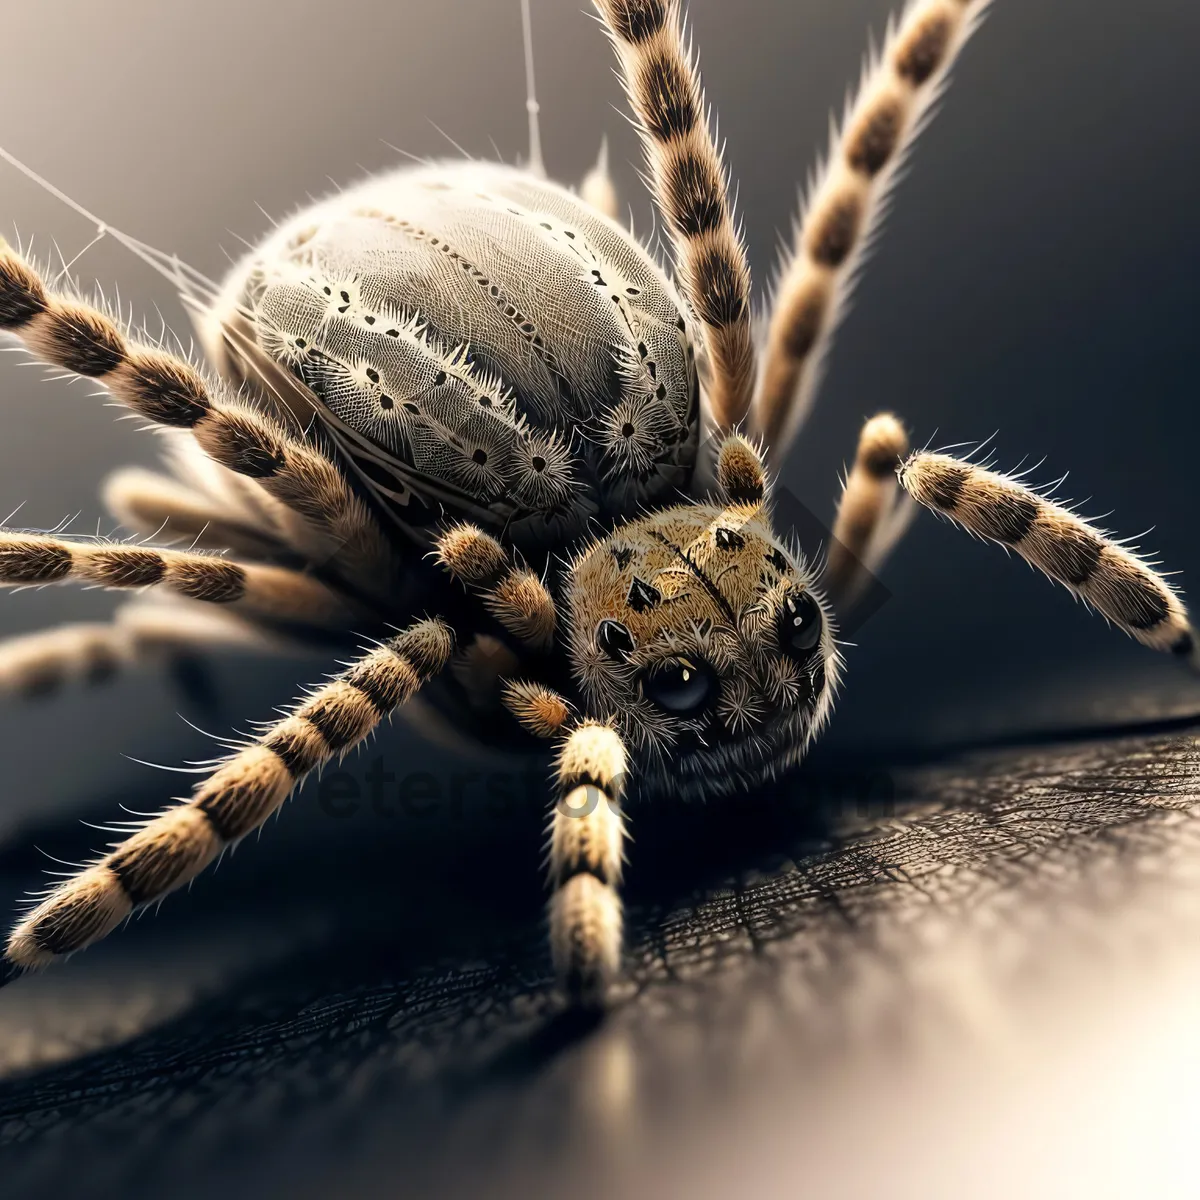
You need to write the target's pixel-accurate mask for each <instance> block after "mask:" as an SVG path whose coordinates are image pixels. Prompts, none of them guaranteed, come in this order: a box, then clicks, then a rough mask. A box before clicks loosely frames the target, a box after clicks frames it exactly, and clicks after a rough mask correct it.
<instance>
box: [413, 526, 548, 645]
mask: <svg viewBox="0 0 1200 1200" xmlns="http://www.w3.org/2000/svg"><path fill="white" fill-rule="evenodd" d="M434 553H435V555H436V557H437V560H438V562H439V563H440V564H441V565H442V566H443V567H445V568H446V570H447V571H449V572H450V574H451V575H453V576H454V577H455V579H458V580H459V581H460V582H461V583H463V584H465V585H466V587H468V588H469V589H470V590H471V591H472V592H473V593H474V594H475V595H477V596H478V597H479V598H480V599H481V600H482V601H483V603H484V606H485V607H486V608H487V610H488V611H489V612H490V613H491V614H492V615H493V616H494V617H495V618H496V620H497V621H499V622H500V624H501V625H502V626H503V627H504V628H505V629H506V630H507V631H508V632H509V633H511V634H512V635H513V637H515V638H516V639H517V640H518V641H519V642H520V643H521V644H522V645H523V646H527V647H528V648H529V649H531V650H535V651H538V652H544V651H547V650H549V649H550V647H551V646H552V645H553V644H554V631H555V626H556V623H557V617H556V614H555V609H554V599H553V597H552V596H551V595H550V593H549V592H548V591H547V590H546V585H545V584H544V583H542V581H541V580H540V579H539V578H538V577H537V576H536V575H535V574H534V573H533V572H532V571H530V570H529V569H528V568H525V567H520V566H518V565H517V564H516V563H515V562H514V561H513V559H512V556H511V555H510V554H509V552H508V551H507V550H506V549H505V548H504V547H503V546H501V545H500V543H499V542H498V541H496V539H495V538H494V537H492V536H491V535H490V534H486V533H484V532H483V530H482V529H479V528H478V527H477V526H475V525H471V524H468V523H467V522H465V521H464V522H461V523H459V524H457V525H452V526H451V527H450V528H449V529H447V530H446V532H445V533H443V534H442V535H441V536H440V537H439V538H438V540H437V545H436V547H435V550H434Z"/></svg>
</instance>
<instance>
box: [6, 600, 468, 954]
mask: <svg viewBox="0 0 1200 1200" xmlns="http://www.w3.org/2000/svg"><path fill="white" fill-rule="evenodd" d="M451 649H452V635H451V633H450V630H449V629H448V628H447V627H446V626H445V625H444V624H442V623H441V622H440V621H435V620H431V621H422V622H420V623H419V624H417V625H414V626H412V627H411V628H409V629H408V630H406V631H405V632H404V633H401V634H399V635H398V636H396V637H394V638H391V639H390V640H389V641H387V642H385V643H383V644H382V645H380V646H379V647H377V648H376V649H374V650H372V651H371V652H370V653H369V654H367V655H365V656H364V657H363V658H361V659H359V660H358V662H356V663H355V664H354V665H353V666H351V667H350V668H349V669H348V670H346V671H345V672H343V673H342V674H341V675H339V676H338V677H337V678H336V679H334V680H332V681H331V682H330V683H328V684H326V685H325V686H324V687H322V688H320V689H318V690H317V691H316V692H314V693H313V694H312V695H311V696H310V697H309V698H308V699H306V700H305V701H304V702H303V703H301V704H299V705H298V706H297V707H296V708H295V709H294V710H293V711H292V713H291V715H290V716H287V717H285V718H284V719H283V720H282V721H279V722H278V723H276V724H275V725H274V726H272V727H271V728H270V729H269V730H267V731H266V732H265V733H264V734H263V735H262V736H261V737H260V738H259V739H258V740H257V741H255V742H254V743H253V744H252V745H249V746H247V747H246V748H245V749H243V750H240V751H238V752H237V753H236V754H235V755H233V757H232V758H230V759H228V760H227V761H226V762H225V763H223V764H222V765H221V766H220V767H218V768H217V770H216V771H214V772H213V774H212V775H210V776H209V777H208V779H207V780H205V782H204V783H202V784H200V785H199V786H198V787H197V789H196V791H195V793H194V794H193V795H192V798H191V800H190V801H188V802H187V803H184V804H178V805H176V806H174V807H172V808H168V809H167V810H166V811H165V812H163V813H161V814H160V815H159V816H157V817H154V818H153V819H151V820H150V821H148V822H146V823H145V824H144V825H142V826H141V828H139V829H138V830H137V831H136V832H135V833H133V834H132V836H130V837H129V838H127V839H126V840H125V841H124V842H121V843H119V844H118V845H116V846H115V848H114V849H113V850H112V851H111V852H110V853H108V854H106V855H105V856H104V857H103V858H101V859H100V860H99V861H97V862H95V863H93V864H91V865H90V866H87V867H85V868H84V869H83V870H82V871H80V872H79V874H78V875H75V876H74V877H73V878H71V879H68V880H67V881H66V882H64V883H62V884H60V885H58V886H57V887H55V888H54V889H53V890H52V891H51V892H50V894H49V895H48V896H46V898H45V899H43V900H42V901H41V902H40V903H39V904H38V905H37V907H36V908H34V909H33V910H32V911H31V912H30V913H29V914H28V915H27V916H26V917H25V918H24V920H22V921H21V922H20V924H18V925H17V927H16V928H15V929H14V930H13V931H12V933H11V935H10V936H9V939H8V945H7V950H6V954H5V959H6V965H8V966H9V967H10V968H16V969H18V970H30V969H34V968H37V967H42V966H46V965H47V964H48V963H50V962H52V961H53V960H55V959H57V958H61V957H62V956H63V955H66V954H72V953H74V952H75V951H76V950H82V949H83V948H84V947H85V946H88V945H91V944H92V943H93V942H95V941H98V940H99V939H100V938H102V937H104V936H105V935H106V934H108V933H110V932H111V931H112V930H113V929H114V928H115V927H116V926H117V925H119V924H120V923H121V921H123V920H124V919H125V918H126V917H127V916H129V914H130V913H132V912H134V911H135V910H136V909H139V908H143V907H145V906H146V905H148V904H152V903H154V902H155V901H156V900H159V899H160V898H161V897H163V896H165V895H166V894H167V893H168V892H171V891H174V890H175V889H176V888H177V887H179V886H180V885H182V884H184V883H187V882H188V881H189V880H191V879H193V878H194V877H195V876H196V875H198V874H199V873H200V872H201V871H202V870H203V869H204V868H205V867H207V866H208V865H209V864H210V863H211V862H212V861H213V860H214V859H215V858H216V857H217V856H218V855H219V854H220V853H221V851H222V850H224V849H225V848H226V847H227V846H230V845H232V844H233V843H235V842H237V841H239V840H240V839H241V838H244V837H245V836H246V835H247V834H248V833H251V832H253V831H254V830H255V829H257V828H258V827H259V826H260V825H262V823H263V822H264V821H265V820H266V819H267V818H268V817H269V816H270V815H271V814H272V813H274V812H275V811H276V810H277V809H278V808H279V806H280V805H281V804H282V803H283V802H284V800H286V799H287V797H288V796H289V795H290V794H291V792H292V791H293V790H294V789H295V788H296V786H297V785H298V784H299V783H300V782H301V780H303V779H304V777H305V776H306V775H308V774H309V772H310V771H313V770H315V769H316V768H317V767H320V766H323V765H324V764H325V763H327V762H329V761H330V760H331V759H333V758H334V757H336V756H340V755H344V754H345V753H346V752H347V751H349V750H350V749H351V748H352V747H354V746H356V745H357V744H358V743H359V742H361V741H362V739H363V738H365V737H366V736H367V735H368V734H369V733H370V732H371V731H372V730H373V729H374V728H375V727H376V726H377V725H378V724H379V722H380V721H381V720H383V719H384V718H385V717H387V716H388V715H390V714H391V713H392V712H394V711H395V710H396V709H397V708H399V707H400V706H401V705H402V704H404V702H405V701H406V700H408V699H409V698H410V697H411V696H412V695H413V694H414V693H415V692H416V691H417V690H418V689H419V688H420V686H421V685H422V684H423V683H424V682H425V681H426V680H427V679H429V678H430V677H431V676H432V675H434V674H436V673H437V672H438V671H440V670H441V669H442V668H443V667H444V666H445V664H446V661H447V660H448V659H449V657H450V652H451Z"/></svg>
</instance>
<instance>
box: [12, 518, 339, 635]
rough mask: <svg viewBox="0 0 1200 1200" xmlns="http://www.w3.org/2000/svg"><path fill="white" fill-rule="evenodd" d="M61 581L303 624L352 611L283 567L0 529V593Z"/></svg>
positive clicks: (308, 578) (314, 583) (336, 620)
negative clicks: (160, 594)
mask: <svg viewBox="0 0 1200 1200" xmlns="http://www.w3.org/2000/svg"><path fill="white" fill-rule="evenodd" d="M68 580H71V581H76V582H82V583H92V584H97V585H99V586H101V587H110V588H136V589H142V588H162V589H163V590H165V591H169V592H174V593H177V594H178V595H181V596H185V597H187V598H188V599H189V600H200V601H203V602H204V603H206V604H221V605H229V606H230V607H232V608H235V609H237V610H240V611H243V612H246V613H250V614H253V615H255V616H259V617H267V618H271V619H273V620H279V621H294V622H297V623H300V624H306V625H330V624H339V623H341V624H344V623H345V621H346V620H347V619H348V618H349V617H351V616H352V614H353V613H354V612H355V611H356V610H355V609H353V608H352V607H351V605H350V603H349V602H348V601H347V600H346V599H345V598H344V597H343V596H342V595H341V594H340V593H339V592H336V591H333V590H332V589H331V588H329V587H328V586H326V585H325V584H324V583H321V582H320V581H319V580H317V579H314V578H313V577H312V576H310V575H304V574H301V573H300V572H299V571H293V570H290V569H289V568H287V567H275V566H269V565H267V564H265V563H240V562H234V561H232V560H231V559H227V558H220V557H217V556H216V555H213V554H197V553H194V552H192V551H186V550H165V549H159V548H157V547H152V546H136V545H128V544H125V543H121V542H107V541H100V540H98V539H97V540H88V541H68V540H66V539H65V538H60V537H52V536H49V535H47V534H39V533H19V532H13V531H10V530H3V529H0V586H6V585H16V584H26V585H28V584H44V583H62V582H66V581H68Z"/></svg>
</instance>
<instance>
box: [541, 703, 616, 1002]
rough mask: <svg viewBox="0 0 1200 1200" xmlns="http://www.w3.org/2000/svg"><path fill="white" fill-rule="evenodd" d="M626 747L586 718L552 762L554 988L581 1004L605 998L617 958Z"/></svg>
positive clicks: (610, 731)
mask: <svg viewBox="0 0 1200 1200" xmlns="http://www.w3.org/2000/svg"><path fill="white" fill-rule="evenodd" d="M625 772H626V755H625V747H624V746H623V745H622V743H621V739H620V737H619V736H618V734H617V732H616V730H615V729H613V728H612V726H611V725H605V724H600V723H598V722H593V721H585V722H583V723H581V724H579V725H576V726H575V728H574V729H572V730H571V732H570V733H569V734H568V735H567V738H566V741H565V742H563V745H562V749H561V750H560V752H559V755H558V759H557V761H556V763H555V794H554V811H553V813H552V814H551V817H550V862H549V882H550V886H551V888H552V895H551V898H550V950H551V954H552V956H553V959H554V968H555V971H556V973H557V975H558V981H559V985H560V986H561V987H562V989H563V991H564V992H565V994H566V995H567V997H568V998H569V999H570V1000H571V1001H572V1002H573V1003H577V1004H582V1005H587V1006H591V1005H596V1004H599V1003H602V1002H603V1000H604V996H605V992H606V990H607V987H608V984H609V983H610V982H611V981H612V980H613V978H614V977H615V976H616V974H617V972H618V970H619V969H620V963H621V936H622V917H621V898H620V896H619V894H618V892H617V889H618V887H619V886H620V882H621V869H622V863H623V860H624V842H625V822H624V818H623V816H622V814H621V808H620V804H621V796H622V793H623V791H624V783H625Z"/></svg>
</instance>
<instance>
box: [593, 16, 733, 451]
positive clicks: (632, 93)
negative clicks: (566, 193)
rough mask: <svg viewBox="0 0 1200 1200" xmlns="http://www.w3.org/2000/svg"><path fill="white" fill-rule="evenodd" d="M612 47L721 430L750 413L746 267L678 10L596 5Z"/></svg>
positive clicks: (692, 56) (718, 153)
mask: <svg viewBox="0 0 1200 1200" xmlns="http://www.w3.org/2000/svg"><path fill="white" fill-rule="evenodd" d="M594 3H595V5H596V8H597V9H598V10H599V12H600V15H601V17H602V18H603V20H604V24H605V26H606V27H607V29H608V32H609V34H610V35H611V37H612V40H613V44H614V45H615V46H616V50H617V55H618V58H619V59H620V63H621V69H622V73H623V78H624V83H625V91H626V94H627V95H628V97H629V103H630V106H631V107H632V108H633V111H634V113H635V115H636V117H637V120H638V128H639V130H640V132H641V135H642V144H643V146H644V148H645V152H646V162H647V165H648V167H649V171H650V183H651V185H652V188H653V191H654V198H655V202H656V204H657V206H658V210H659V212H660V213H662V216H663V220H664V221H665V222H666V225H667V229H668V231H669V232H670V235H671V240H672V242H673V243H674V247H675V258H676V266H677V269H678V273H679V279H680V285H681V288H682V291H683V294H684V297H685V298H686V299H687V301H688V303H689V305H690V306H691V308H692V311H693V312H694V313H695V314H696V315H697V316H698V317H699V319H700V322H701V325H702V327H703V331H704V346H705V350H706V351H707V358H708V364H709V368H710V372H711V380H710V385H709V388H708V390H707V398H708V404H709V408H710V411H711V414H712V419H713V421H714V422H715V424H716V427H717V428H718V429H722V430H723V429H730V428H732V427H733V426H735V425H737V424H738V422H740V421H741V420H742V419H743V418H744V417H745V416H746V413H747V412H748V411H749V409H750V399H751V396H752V394H753V392H754V372H755V354H754V340H753V336H752V332H751V322H750V267H749V263H748V262H747V259H746V249H745V247H744V246H743V244H742V239H741V235H740V233H739V231H738V229H737V227H736V226H735V225H734V221H733V206H732V204H731V202H730V199H729V185H728V179H727V177H726V173H725V167H724V164H723V163H722V161H721V154H720V152H719V151H718V149H717V147H716V144H715V143H714V141H713V136H712V131H711V129H710V128H709V124H708V118H707V113H706V111H705V103H704V91H703V88H702V87H701V83H700V72H699V70H698V68H697V66H696V61H695V57H694V55H693V54H692V52H691V50H690V49H689V47H688V45H687V43H686V41H685V40H684V32H683V17H682V11H681V10H682V5H681V3H680V0H594Z"/></svg>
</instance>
